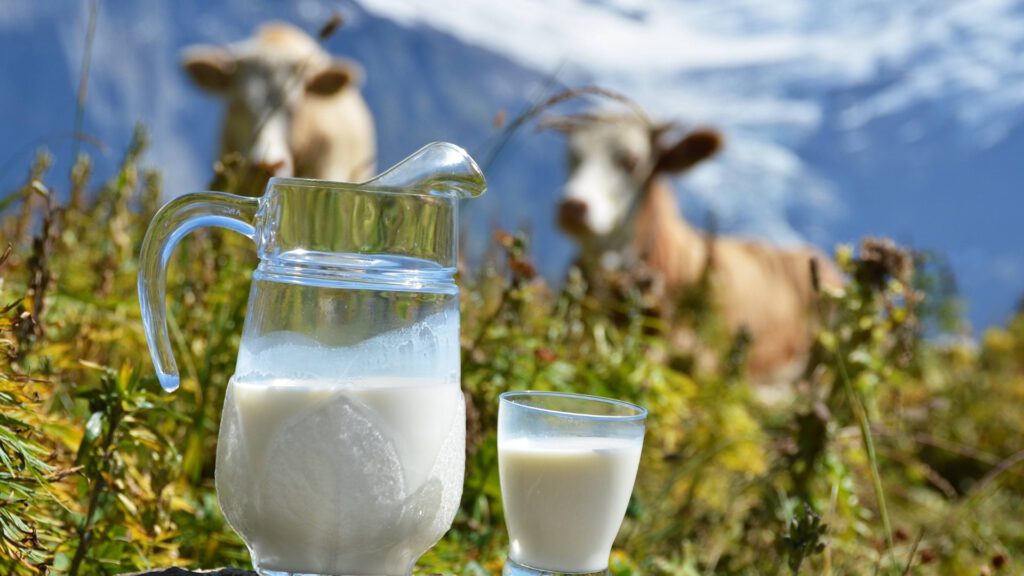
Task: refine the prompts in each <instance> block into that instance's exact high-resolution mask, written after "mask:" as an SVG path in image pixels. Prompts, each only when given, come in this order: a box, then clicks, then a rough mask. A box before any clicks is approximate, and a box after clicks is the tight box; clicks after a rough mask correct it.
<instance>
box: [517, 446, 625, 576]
mask: <svg viewBox="0 0 1024 576" xmlns="http://www.w3.org/2000/svg"><path fill="white" fill-rule="evenodd" d="M641 448H642V441H641V440H639V439H638V440H625V439H617V438H565V437H562V438H538V439H532V438H517V439H513V440H504V441H500V442H499V443H498V466H499V471H500V475H501V495H502V501H503V505H504V508H505V523H506V525H507V527H508V532H509V540H510V541H511V542H510V547H509V557H510V558H511V559H512V560H514V561H516V562H518V563H519V564H522V565H524V566H529V567H531V568H538V569H542V570H551V571H557V572H597V571H600V570H604V569H605V568H607V567H608V555H609V553H610V552H611V548H612V543H613V542H614V541H615V535H616V534H617V533H618V531H619V525H620V524H621V523H622V519H623V517H624V516H625V514H626V506H627V504H628V503H629V496H630V493H632V491H633V481H634V480H635V479H636V470H637V465H638V464H639V462H640V450H641Z"/></svg>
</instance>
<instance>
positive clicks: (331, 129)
mask: <svg viewBox="0 0 1024 576" xmlns="http://www.w3.org/2000/svg"><path fill="white" fill-rule="evenodd" d="M183 65H184V68H185V71H186V72H187V73H188V75H189V76H190V77H191V79H192V81H193V82H194V83H195V84H196V85H197V86H199V87H200V88H202V89H204V90H206V91H208V92H211V93H213V94H216V95H218V96H220V97H222V98H224V99H225V100H226V101H227V112H226V114H225V117H224V122H223V127H222V130H221V155H222V157H223V155H224V154H227V153H231V152H237V153H239V154H242V155H243V156H244V157H246V158H247V159H248V160H249V161H250V162H252V164H253V165H254V166H266V167H272V168H273V171H274V172H275V173H276V174H277V175H279V176H298V177H304V178H319V179H325V180H338V181H342V182H359V181H362V180H366V179H368V178H370V177H371V176H372V175H373V173H374V168H375V160H376V136H375V133H374V127H373V118H372V116H371V115H370V111H369V109H368V108H367V106H366V102H365V101H364V100H363V97H362V96H361V95H360V93H359V84H360V83H361V81H362V72H361V71H360V68H359V67H358V65H356V64H355V63H353V62H349V61H346V60H342V59H340V58H334V57H332V56H331V55H330V54H328V53H327V52H326V51H324V50H323V48H321V47H320V45H319V44H317V42H316V41H315V40H313V38H311V37H310V36H309V35H307V34H306V33H304V32H303V31H301V30H299V29H298V28H295V27H293V26H290V25H288V24H282V23H271V24H266V25H264V26H262V27H261V28H260V29H259V31H258V32H257V33H256V35H255V36H254V37H252V38H250V39H247V40H244V41H242V42H238V43H235V44H230V45H228V46H226V47H223V48H221V47H216V46H205V45H204V46H193V47H191V48H189V49H187V50H186V52H185V58H184V62H183Z"/></svg>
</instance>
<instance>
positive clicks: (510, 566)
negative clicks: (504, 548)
mask: <svg viewBox="0 0 1024 576" xmlns="http://www.w3.org/2000/svg"><path fill="white" fill-rule="evenodd" d="M501 574H502V576H607V575H608V570H607V569H604V570H600V571H598V572H551V571H550V570H538V569H536V568H530V567H529V566H523V565H522V564H520V563H518V562H515V561H513V560H510V559H506V560H505V568H504V569H503V570H502V571H501Z"/></svg>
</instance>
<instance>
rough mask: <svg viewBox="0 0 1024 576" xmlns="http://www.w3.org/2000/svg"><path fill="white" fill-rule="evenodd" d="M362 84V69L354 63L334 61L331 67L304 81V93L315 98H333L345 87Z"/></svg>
mask: <svg viewBox="0 0 1024 576" xmlns="http://www.w3.org/2000/svg"><path fill="white" fill-rule="evenodd" d="M362 83H363V69H362V67H361V66H359V65H358V64H356V63H355V62H350V61H348V60H340V59H335V60H334V61H333V62H331V65H330V66H328V67H327V68H324V69H323V70H321V71H319V72H317V73H316V74H314V75H313V77H312V78H310V79H309V80H307V81H306V91H307V92H309V93H310V94H316V95H317V96H333V95H335V94H337V93H338V92H340V91H341V89H342V88H345V87H346V86H352V85H355V86H358V85H360V84H362Z"/></svg>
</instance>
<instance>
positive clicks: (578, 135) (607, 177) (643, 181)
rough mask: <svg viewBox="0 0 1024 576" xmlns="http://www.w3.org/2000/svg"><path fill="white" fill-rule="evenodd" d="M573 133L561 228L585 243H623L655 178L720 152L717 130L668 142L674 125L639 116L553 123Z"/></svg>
mask: <svg viewBox="0 0 1024 576" xmlns="http://www.w3.org/2000/svg"><path fill="white" fill-rule="evenodd" d="M549 124H550V125H553V126H554V127H555V128H557V129H559V130H560V131H562V132H564V133H565V134H567V135H568V139H569V142H568V161H569V175H568V180H567V181H566V184H565V189H564V197H563V199H562V202H561V204H560V205H559V209H558V223H559V226H560V227H561V228H562V229H563V230H564V231H565V232H567V233H568V234H569V235H571V236H573V237H574V238H576V239H577V240H579V241H581V242H583V243H600V244H605V245H607V244H609V243H613V244H614V243H618V242H617V240H618V239H624V238H625V236H626V234H627V233H628V230H629V224H630V219H631V217H632V215H634V214H635V213H636V210H637V207H638V206H639V205H640V203H641V202H642V200H643V198H644V193H645V191H646V190H647V189H648V186H649V185H650V183H651V181H652V179H653V178H655V177H657V176H659V175H662V174H678V173H682V172H684V171H686V170H688V169H689V168H691V167H693V166H694V165H696V164H697V163H699V162H701V161H703V160H705V159H707V158H710V157H711V156H713V155H714V154H715V153H716V152H718V150H719V149H720V148H721V143H722V140H721V136H720V135H719V134H718V133H717V132H714V131H712V130H704V129H700V130H694V131H692V132H689V133H687V134H684V135H682V136H681V137H679V138H677V139H675V140H673V141H668V142H666V141H665V140H666V139H667V138H666V136H667V135H668V133H669V132H670V131H671V130H670V129H669V128H670V127H669V126H655V125H652V124H651V123H649V122H648V121H647V120H646V119H644V118H642V117H640V116H628V117H627V116H621V117H620V116H583V117H580V118H578V119H575V120H574V119H571V118H570V119H564V121H553V122H549Z"/></svg>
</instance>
